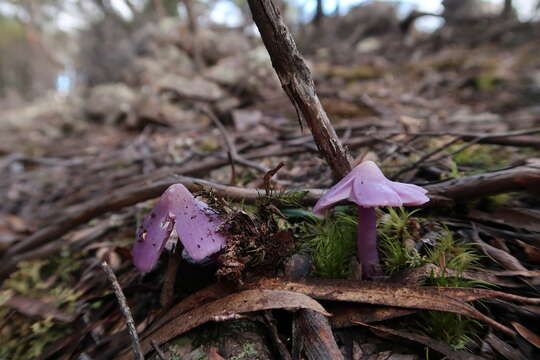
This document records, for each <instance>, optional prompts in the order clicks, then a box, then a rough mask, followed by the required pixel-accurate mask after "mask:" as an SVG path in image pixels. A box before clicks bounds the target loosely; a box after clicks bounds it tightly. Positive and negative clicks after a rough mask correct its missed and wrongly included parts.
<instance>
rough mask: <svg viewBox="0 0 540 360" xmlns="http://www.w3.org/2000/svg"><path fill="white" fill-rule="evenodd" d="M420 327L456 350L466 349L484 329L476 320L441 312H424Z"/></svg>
mask: <svg viewBox="0 0 540 360" xmlns="http://www.w3.org/2000/svg"><path fill="white" fill-rule="evenodd" d="M419 326H420V328H421V329H422V331H423V332H424V333H425V334H426V335H427V336H429V337H433V338H435V339H437V340H440V341H443V342H445V343H447V344H449V345H450V346H451V347H452V348H454V349H456V350H462V349H466V348H467V345H469V344H471V343H473V342H474V340H473V337H474V336H475V334H476V333H477V332H478V331H479V330H481V328H482V326H481V324H480V323H479V322H478V321H476V320H473V319H470V318H467V317H465V316H461V315H458V314H453V313H446V312H439V311H425V312H423V313H422V314H421V322H420V323H419Z"/></svg>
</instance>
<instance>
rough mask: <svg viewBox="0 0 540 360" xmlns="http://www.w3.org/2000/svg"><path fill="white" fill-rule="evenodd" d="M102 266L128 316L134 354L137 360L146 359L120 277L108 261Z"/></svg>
mask: <svg viewBox="0 0 540 360" xmlns="http://www.w3.org/2000/svg"><path fill="white" fill-rule="evenodd" d="M101 267H102V268H103V271H105V273H106V274H107V277H108V278H109V281H110V282H111V285H112V288H113V291H114V294H115V295H116V298H117V299H118V303H119V304H120V309H121V310H122V313H123V314H124V317H125V318H126V323H127V327H128V331H129V335H130V337H131V344H132V346H133V355H134V357H135V359H136V360H144V355H143V353H142V349H141V343H140V342H139V335H138V334H137V328H136V327H135V322H134V321H133V316H131V311H129V307H128V304H127V301H126V297H125V296H124V292H123V291H122V288H121V287H120V284H119V283H118V279H117V278H116V275H114V271H113V270H112V269H111V267H110V266H109V264H107V262H106V261H104V262H102V263H101Z"/></svg>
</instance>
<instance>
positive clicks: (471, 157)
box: [448, 144, 511, 172]
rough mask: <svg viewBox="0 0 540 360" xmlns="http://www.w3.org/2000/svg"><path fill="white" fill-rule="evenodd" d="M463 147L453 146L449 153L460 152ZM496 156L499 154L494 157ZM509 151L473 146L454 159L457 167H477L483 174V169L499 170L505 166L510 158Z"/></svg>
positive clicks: (487, 146)
mask: <svg viewBox="0 0 540 360" xmlns="http://www.w3.org/2000/svg"><path fill="white" fill-rule="evenodd" d="M462 146H463V145H453V146H451V147H449V148H448V152H453V151H456V150H458V149H459V148H460V147H462ZM494 154H497V155H496V156H494ZM510 155H511V154H510V152H509V151H508V149H505V148H504V147H501V146H498V145H480V144H478V145H472V146H470V147H468V148H466V149H464V150H463V151H460V152H459V153H457V154H455V155H454V156H453V159H454V161H455V163H456V165H457V166H458V167H459V166H468V167H475V168H477V169H478V171H479V172H481V171H482V170H483V169H492V168H499V167H502V166H504V165H505V163H506V162H507V161H508V159H509V158H510Z"/></svg>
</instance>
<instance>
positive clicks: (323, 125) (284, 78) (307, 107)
mask: <svg viewBox="0 0 540 360" xmlns="http://www.w3.org/2000/svg"><path fill="white" fill-rule="evenodd" d="M248 4H249V8H250V10H251V14H252V15H253V20H254V21H255V24H256V25H257V28H258V29H259V32H260V33H261V37H262V40H263V42H264V45H265V47H266V49H267V51H268V53H269V54H270V59H271V60H272V66H273V67H274V69H275V70H276V73H277V75H278V77H279V80H280V82H281V86H282V88H283V90H284V91H285V93H286V94H287V96H288V97H289V99H290V100H291V102H292V104H293V105H294V107H295V109H296V112H297V113H298V114H299V116H300V119H301V120H303V121H305V122H306V123H307V124H308V126H309V128H310V130H311V133H312V135H313V138H314V139H315V143H316V144H317V147H318V149H319V151H320V153H321V155H322V156H323V157H324V158H325V160H326V162H327V163H328V165H329V166H330V168H331V169H332V173H333V174H334V178H335V179H336V180H337V179H340V178H342V177H343V176H345V175H346V174H347V173H349V171H350V170H351V165H350V162H349V159H348V156H347V154H346V152H345V149H344V148H343V145H342V144H341V142H340V141H339V138H338V137H337V135H336V132H335V130H334V128H333V127H332V124H331V123H330V120H329V119H328V116H327V115H326V112H325V111H324V109H323V107H322V105H321V103H320V101H319V97H318V96H317V94H316V92H315V86H314V82H313V78H312V76H311V72H310V70H309V68H308V67H307V65H306V63H305V61H304V59H303V58H302V55H301V54H300V52H299V51H298V49H297V48H296V44H295V42H294V39H293V37H292V35H291V33H290V32H289V30H288V29H287V26H286V25H285V23H284V22H283V20H282V18H281V15H280V13H279V10H278V8H277V7H276V6H275V5H274V3H273V2H272V1H271V0H248Z"/></svg>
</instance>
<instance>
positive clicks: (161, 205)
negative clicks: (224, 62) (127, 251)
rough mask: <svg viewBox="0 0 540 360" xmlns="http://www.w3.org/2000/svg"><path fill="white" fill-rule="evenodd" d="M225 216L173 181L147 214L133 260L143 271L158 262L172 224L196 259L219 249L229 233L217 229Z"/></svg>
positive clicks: (138, 235) (134, 246)
mask: <svg viewBox="0 0 540 360" xmlns="http://www.w3.org/2000/svg"><path fill="white" fill-rule="evenodd" d="M221 223H223V220H222V219H221V218H220V217H219V216H218V215H217V214H216V212H215V211H214V210H212V209H211V208H210V207H209V206H208V205H207V204H205V203H204V202H202V201H200V200H198V199H196V198H195V197H194V196H193V195H192V194H191V193H190V192H189V190H188V189H187V188H186V187H185V186H184V185H182V184H174V185H171V186H170V187H169V188H168V189H167V190H166V191H165V192H164V193H163V195H162V196H161V198H160V199H159V201H158V203H157V204H156V206H155V207H154V209H153V210H152V211H151V212H150V213H149V214H148V215H147V216H146V217H145V218H144V220H143V222H142V224H141V226H140V228H139V230H138V231H137V240H136V241H135V244H134V245H133V263H134V264H135V266H136V267H137V269H139V270H140V271H141V272H148V271H150V270H151V269H152V268H153V267H154V265H155V264H156V263H157V261H158V259H159V256H160V254H161V251H162V250H163V247H164V246H165V243H166V242H167V240H168V239H169V237H170V235H171V232H172V230H173V228H174V229H175V230H176V233H177V234H178V237H179V239H180V241H181V242H182V245H184V249H185V251H186V252H187V254H188V255H189V256H190V257H191V259H193V260H194V261H196V262H199V261H202V260H204V259H205V258H207V257H208V256H210V255H213V254H215V253H217V252H218V251H220V250H221V249H222V248H223V246H224V245H225V241H226V237H225V236H224V235H222V234H220V233H218V232H217V229H218V227H219V226H220V225H221Z"/></svg>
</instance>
